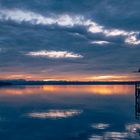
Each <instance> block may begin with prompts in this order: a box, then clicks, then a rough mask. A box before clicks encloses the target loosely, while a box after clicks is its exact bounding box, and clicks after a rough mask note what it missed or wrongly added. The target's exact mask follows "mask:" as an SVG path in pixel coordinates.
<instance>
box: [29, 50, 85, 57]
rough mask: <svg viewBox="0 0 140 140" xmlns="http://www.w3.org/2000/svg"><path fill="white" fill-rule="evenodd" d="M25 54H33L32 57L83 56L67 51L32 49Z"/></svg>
mask: <svg viewBox="0 0 140 140" xmlns="http://www.w3.org/2000/svg"><path fill="white" fill-rule="evenodd" d="M26 55H29V56H34V57H48V58H83V56H82V55H80V54H76V53H73V52H68V51H47V50H41V51H32V52H29V53H27V54H26Z"/></svg>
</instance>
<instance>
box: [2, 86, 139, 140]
mask: <svg viewBox="0 0 140 140" xmlns="http://www.w3.org/2000/svg"><path fill="white" fill-rule="evenodd" d="M139 130H140V124H139V121H138V120H136V119H135V88H134V86H127V85H125V86H124V85H103V86H26V87H23V86H21V87H9V88H0V140H137V139H140V136H139Z"/></svg>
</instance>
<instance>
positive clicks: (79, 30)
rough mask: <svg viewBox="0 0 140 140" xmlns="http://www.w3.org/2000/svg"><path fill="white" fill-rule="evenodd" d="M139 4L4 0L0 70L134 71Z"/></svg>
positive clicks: (139, 44)
mask: <svg viewBox="0 0 140 140" xmlns="http://www.w3.org/2000/svg"><path fill="white" fill-rule="evenodd" d="M139 6H140V1H139V0H135V1H130V0H121V1H118V0H92V1H91V0H86V1H84V0H83V1H81V0H77V1H75V0H67V1H66V0H65V1H64V0H61V1H58V0H42V1H39V0H30V1H19V0H13V1H12V2H11V1H10V0H0V27H1V28H0V72H1V73H14V72H15V73H27V74H36V75H41V74H43V75H45V74H46V75H47V76H48V73H50V74H51V75H54V76H56V77H57V76H58V75H64V76H65V75H72V74H73V75H78V74H85V75H92V74H93V75H94V74H120V73H126V74H127V73H133V72H134V71H136V70H137V69H138V68H139V64H140V57H139V52H140V36H139V32H140V20H139V19H140V11H139ZM50 77H51V76H50Z"/></svg>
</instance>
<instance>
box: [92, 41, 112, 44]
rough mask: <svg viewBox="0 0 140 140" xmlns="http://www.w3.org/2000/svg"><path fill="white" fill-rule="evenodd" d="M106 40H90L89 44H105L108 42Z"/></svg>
mask: <svg viewBox="0 0 140 140" xmlns="http://www.w3.org/2000/svg"><path fill="white" fill-rule="evenodd" d="M109 43H110V42H108V41H91V44H98V45H106V44H109Z"/></svg>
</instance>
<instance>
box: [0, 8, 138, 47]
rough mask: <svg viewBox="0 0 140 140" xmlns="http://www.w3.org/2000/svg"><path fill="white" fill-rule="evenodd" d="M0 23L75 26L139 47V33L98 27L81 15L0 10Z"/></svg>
mask: <svg viewBox="0 0 140 140" xmlns="http://www.w3.org/2000/svg"><path fill="white" fill-rule="evenodd" d="M0 21H13V22H16V23H18V24H21V23H29V24H32V25H43V26H52V25H56V26H61V27H68V28H72V27H75V26H82V27H85V28H86V30H87V32H90V33H93V34H102V35H104V36H105V37H107V38H108V37H118V36H121V37H123V38H124V43H126V44H128V45H140V39H139V31H125V30H120V29H113V28H106V27H105V26H102V25H99V24H98V23H96V22H95V21H93V20H92V19H87V18H85V17H84V16H82V15H68V14H62V15H50V16H49V15H48V16H44V15H41V14H39V13H35V12H32V11H27V10H20V9H1V10H0Z"/></svg>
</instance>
